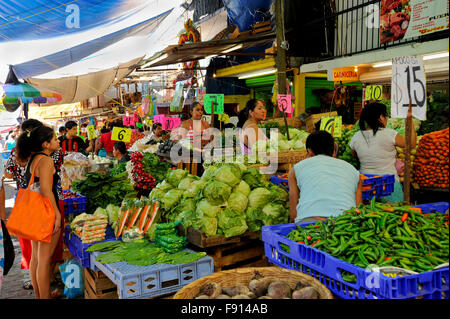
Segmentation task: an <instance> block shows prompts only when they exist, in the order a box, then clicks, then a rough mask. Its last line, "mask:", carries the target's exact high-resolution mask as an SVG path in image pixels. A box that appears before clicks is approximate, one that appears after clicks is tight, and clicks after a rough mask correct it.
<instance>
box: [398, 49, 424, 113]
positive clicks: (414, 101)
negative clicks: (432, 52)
mask: <svg viewBox="0 0 450 319" xmlns="http://www.w3.org/2000/svg"><path fill="white" fill-rule="evenodd" d="M425 84H426V80H425V72H424V69H423V60H422V58H419V57H414V56H405V57H398V58H393V59H392V86H391V116H392V117H393V118H406V117H407V115H408V108H409V101H411V109H412V115H413V116H414V117H415V118H417V119H419V120H421V121H424V120H425V119H426V113H427V94H426V88H425Z"/></svg>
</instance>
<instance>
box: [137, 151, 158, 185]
mask: <svg viewBox="0 0 450 319" xmlns="http://www.w3.org/2000/svg"><path fill="white" fill-rule="evenodd" d="M143 158H144V154H142V153H141V152H134V153H133V155H131V162H132V163H133V169H132V170H131V174H132V178H133V182H134V184H135V186H136V188H140V189H153V187H155V185H156V180H155V178H154V177H153V176H151V175H150V174H148V173H147V172H145V170H144V166H143V165H142V159H143Z"/></svg>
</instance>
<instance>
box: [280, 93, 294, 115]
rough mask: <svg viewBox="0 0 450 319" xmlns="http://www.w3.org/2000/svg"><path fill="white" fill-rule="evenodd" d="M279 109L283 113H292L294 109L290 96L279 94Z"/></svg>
mask: <svg viewBox="0 0 450 319" xmlns="http://www.w3.org/2000/svg"><path fill="white" fill-rule="evenodd" d="M277 104H278V109H279V110H280V111H281V112H285V113H288V114H290V113H292V112H294V108H293V107H292V97H291V95H290V94H278V95H277Z"/></svg>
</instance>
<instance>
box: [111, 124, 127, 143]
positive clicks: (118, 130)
mask: <svg viewBox="0 0 450 319" xmlns="http://www.w3.org/2000/svg"><path fill="white" fill-rule="evenodd" d="M111 140H113V141H122V142H125V143H129V142H130V140H131V129H130V128H123V127H114V128H113V131H112V134H111Z"/></svg>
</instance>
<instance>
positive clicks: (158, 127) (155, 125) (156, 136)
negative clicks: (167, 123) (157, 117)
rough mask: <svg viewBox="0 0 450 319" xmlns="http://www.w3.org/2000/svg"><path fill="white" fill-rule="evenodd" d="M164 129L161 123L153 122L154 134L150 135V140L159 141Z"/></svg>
mask: <svg viewBox="0 0 450 319" xmlns="http://www.w3.org/2000/svg"><path fill="white" fill-rule="evenodd" d="M163 132H164V131H163V129H162V124H161V123H153V125H152V134H151V135H150V140H153V141H159V140H161V139H162V137H163Z"/></svg>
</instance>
